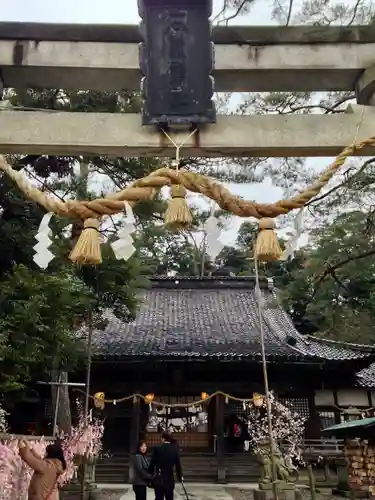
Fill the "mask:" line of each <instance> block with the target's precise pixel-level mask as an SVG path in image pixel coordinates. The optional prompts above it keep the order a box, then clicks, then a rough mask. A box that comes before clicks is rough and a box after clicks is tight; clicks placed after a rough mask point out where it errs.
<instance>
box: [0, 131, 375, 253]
mask: <svg viewBox="0 0 375 500" xmlns="http://www.w3.org/2000/svg"><path fill="white" fill-rule="evenodd" d="M373 145H375V136H373V137H370V138H369V139H366V140H363V141H361V142H359V143H358V144H352V145H350V146H348V147H346V148H345V149H344V150H343V151H342V152H341V153H340V154H339V155H338V156H337V158H336V159H335V160H334V162H333V163H332V164H331V165H330V166H329V167H328V168H327V169H326V170H325V171H324V172H323V173H322V174H321V175H320V176H319V178H318V179H317V180H316V181H315V182H314V183H313V184H312V185H311V186H310V187H308V188H306V189H305V190H303V191H302V192H301V193H299V194H297V195H295V196H293V197H292V198H289V199H286V200H279V201H277V202H276V203H257V202H255V201H249V200H244V199H242V198H240V197H238V196H235V195H233V194H232V193H231V192H230V191H229V190H228V189H226V188H225V187H224V186H222V185H221V184H219V183H218V182H216V181H214V180H212V179H210V178H208V177H205V176H202V175H199V174H197V173H193V172H188V171H187V170H184V169H180V170H178V171H176V170H173V169H170V168H160V169H158V170H156V171H155V172H152V173H151V174H150V175H148V176H147V177H144V178H143V179H139V180H137V181H135V182H134V183H133V184H131V185H130V186H129V187H127V188H125V189H123V190H121V191H119V192H117V193H114V194H111V195H108V196H107V197H105V198H98V199H96V200H92V201H88V200H87V201H81V200H66V201H61V200H59V199H58V198H55V197H51V196H49V195H47V194H45V193H44V192H42V191H40V190H39V189H37V188H36V187H35V186H33V185H32V184H31V183H30V182H29V181H28V180H27V178H26V177H25V176H24V174H22V173H20V172H18V171H16V170H13V168H12V167H11V166H10V165H9V164H8V163H7V161H6V160H5V158H4V156H0V170H3V171H4V172H5V173H6V174H7V175H8V176H9V177H10V178H11V179H13V180H14V181H15V183H16V184H17V185H18V187H19V188H20V189H21V190H22V191H23V193H24V194H25V196H26V197H27V198H29V199H30V200H32V201H34V202H36V203H38V204H39V205H42V206H43V207H44V208H45V209H46V210H47V211H48V212H54V213H56V214H58V215H61V216H64V217H70V218H73V219H74V218H75V219H77V218H78V219H82V220H86V219H89V218H91V219H98V220H100V219H101V218H102V217H103V216H105V215H113V214H116V213H119V212H123V210H124V201H128V202H129V203H130V205H131V206H134V205H135V204H136V203H137V202H138V201H144V200H151V199H153V198H154V197H155V195H156V193H157V192H158V190H159V189H160V188H162V187H163V186H174V185H181V186H184V187H185V188H186V189H187V190H189V191H192V192H195V193H201V194H203V195H205V196H207V197H208V198H210V199H211V200H214V201H215V202H216V203H217V204H218V205H219V207H220V208H222V209H223V210H226V211H228V212H231V213H232V214H234V215H238V216H239V217H255V218H257V219H264V218H271V219H273V218H275V217H277V216H278V215H283V214H287V213H289V212H291V211H292V210H295V209H298V208H302V207H303V206H304V205H305V204H306V203H307V202H308V201H310V200H311V199H312V198H314V197H315V196H316V195H317V194H319V192H320V191H321V189H322V188H323V187H324V186H325V185H326V184H327V183H328V182H329V181H330V179H331V178H332V177H333V175H334V174H335V173H336V171H337V170H338V169H339V168H340V167H341V166H342V165H343V164H344V162H345V160H346V159H347V158H348V157H349V156H351V155H352V154H353V153H354V152H355V151H356V150H360V149H363V148H365V147H367V146H373ZM264 222H265V223H264V224H263V223H262V221H261V223H260V226H261V229H263V230H262V231H261V233H260V235H262V233H263V235H265V234H266V235H267V236H265V237H264V238H265V240H264V241H265V244H258V243H259V242H258V243H257V246H256V250H257V258H258V260H274V259H275V258H278V257H277V255H276V254H277V253H278V252H279V249H278V248H277V245H275V242H274V239H275V235H274V236H272V234H273V230H272V227H271V226H272V225H271V224H269V223H268V222H267V221H264ZM266 222H267V223H266ZM91 233H92V234H94V231H91ZM271 240H272V241H271ZM261 243H262V242H261ZM267 245H268V246H269V245H271V246H272V250H270V247H269V248H268V249H267V248H266V247H267ZM88 246H89V247H90V246H91V245H88ZM82 259H83V260H80V257H78V259H77V260H75V259H73V260H75V261H76V262H77V261H78V262H83V263H84V262H88V261H90V258H87V256H85V257H82ZM94 260H95V259H94Z"/></svg>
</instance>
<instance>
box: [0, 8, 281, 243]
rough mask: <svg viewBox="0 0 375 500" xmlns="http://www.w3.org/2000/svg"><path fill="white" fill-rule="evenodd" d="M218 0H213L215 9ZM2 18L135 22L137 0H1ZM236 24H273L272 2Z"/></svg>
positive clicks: (250, 189) (266, 189)
mask: <svg viewBox="0 0 375 500" xmlns="http://www.w3.org/2000/svg"><path fill="white" fill-rule="evenodd" d="M221 3H222V2H221V0H214V7H215V12H218V11H219V9H220V6H221ZM1 20H2V21H20V22H46V23H87V24H93V23H98V24H105V23H107V24H109V23H111V24H112V23H113V24H122V23H123V24H137V23H138V22H139V18H138V12H137V0H78V1H77V0H64V3H63V7H62V5H60V4H59V3H56V2H54V1H51V0H1ZM235 24H253V25H254V24H258V25H265V24H274V23H273V22H272V20H271V2H269V1H267V0H258V2H255V6H254V7H253V9H252V11H251V12H250V14H248V15H246V16H243V17H241V18H238V19H236V20H235ZM229 188H230V189H231V190H232V192H233V193H235V194H237V195H239V196H243V197H245V198H247V199H255V200H257V201H261V202H271V201H276V200H277V199H278V198H279V197H280V196H281V195H282V192H281V190H280V189H279V188H277V187H275V186H273V185H272V184H271V183H270V182H269V181H266V182H265V183H263V185H262V184H261V185H259V184H257V185H251V184H243V185H230V186H229ZM240 223H241V220H240V219H238V218H234V219H233V222H232V223H231V226H230V231H229V232H228V234H226V237H225V240H226V242H228V243H230V242H231V240H232V241H233V240H234V238H235V233H236V230H237V228H238V226H239V224H240Z"/></svg>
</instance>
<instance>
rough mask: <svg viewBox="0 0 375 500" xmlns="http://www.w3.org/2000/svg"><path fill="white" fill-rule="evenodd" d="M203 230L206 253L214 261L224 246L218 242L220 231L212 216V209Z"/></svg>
mask: <svg viewBox="0 0 375 500" xmlns="http://www.w3.org/2000/svg"><path fill="white" fill-rule="evenodd" d="M203 230H204V232H205V235H206V252H207V254H208V255H209V256H210V257H211V259H212V260H215V259H216V257H217V256H218V255H219V253H220V252H221V251H222V249H223V248H224V246H225V245H224V244H223V243H222V242H221V241H220V235H221V229H220V227H219V221H218V219H217V218H216V217H215V216H214V208H212V211H211V215H210V217H209V218H208V219H207V220H206V222H205V223H204V225H203Z"/></svg>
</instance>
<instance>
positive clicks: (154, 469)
mask: <svg viewBox="0 0 375 500" xmlns="http://www.w3.org/2000/svg"><path fill="white" fill-rule="evenodd" d="M161 441H162V442H161V444H160V445H158V446H156V447H155V448H154V451H153V454H152V459H151V464H150V471H151V473H153V474H154V477H153V484H154V488H155V500H173V499H174V486H175V478H174V472H176V476H177V479H178V480H179V481H180V482H182V479H183V478H182V470H181V462H180V452H179V449H178V446H177V443H176V441H175V440H174V439H173V438H172V436H171V435H170V434H169V433H168V432H163V433H162V435H161Z"/></svg>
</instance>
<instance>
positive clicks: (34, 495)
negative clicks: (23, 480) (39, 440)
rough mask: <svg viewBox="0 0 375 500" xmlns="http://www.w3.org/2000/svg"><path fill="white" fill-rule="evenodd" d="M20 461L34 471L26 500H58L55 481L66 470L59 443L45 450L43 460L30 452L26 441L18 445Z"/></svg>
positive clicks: (33, 452) (32, 451)
mask: <svg viewBox="0 0 375 500" xmlns="http://www.w3.org/2000/svg"><path fill="white" fill-rule="evenodd" d="M18 448H19V453H20V457H21V458H22V460H23V461H24V462H25V463H27V465H28V466H29V467H30V468H31V469H33V470H34V474H33V476H32V478H31V481H30V486H29V492H28V500H59V492H58V489H57V480H58V478H59V476H60V474H62V473H63V472H64V470H65V469H66V462H65V458H64V453H63V450H62V448H61V444H60V443H59V442H55V443H53V444H50V445H48V446H47V448H46V455H45V457H44V458H41V457H39V456H38V455H37V454H36V453H35V451H34V450H32V449H31V448H30V447H29V445H28V443H27V441H20V442H19V443H18Z"/></svg>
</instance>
